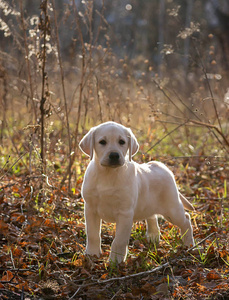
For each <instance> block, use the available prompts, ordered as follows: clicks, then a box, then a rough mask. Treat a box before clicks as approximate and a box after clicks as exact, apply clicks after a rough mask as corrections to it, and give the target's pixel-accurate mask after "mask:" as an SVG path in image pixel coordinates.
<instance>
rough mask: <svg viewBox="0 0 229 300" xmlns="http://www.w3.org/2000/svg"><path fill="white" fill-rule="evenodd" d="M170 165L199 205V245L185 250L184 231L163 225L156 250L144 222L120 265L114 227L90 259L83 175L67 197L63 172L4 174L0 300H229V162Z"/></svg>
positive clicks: (195, 217) (193, 160) (195, 220)
mask: <svg viewBox="0 0 229 300" xmlns="http://www.w3.org/2000/svg"><path fill="white" fill-rule="evenodd" d="M158 160H162V161H165V158H161V159H159V158H158ZM80 163H81V164H82V165H86V164H87V163H88V162H87V161H86V160H84V159H82V162H80ZM165 163H166V164H167V165H168V166H169V168H170V169H171V170H172V171H173V172H174V174H175V176H176V181H177V184H178V186H179V188H180V190H181V192H182V193H183V194H184V195H185V196H186V197H187V198H188V199H189V200H190V201H191V202H192V203H193V205H194V206H195V209H196V210H195V211H194V212H191V218H192V224H193V229H194V238H195V241H196V244H197V245H198V247H197V248H194V249H187V248H185V247H183V246H182V243H181V240H180V234H179V230H178V229H177V228H176V227H174V226H172V225H171V224H169V223H168V222H166V221H164V220H163V219H160V228H161V241H160V244H159V246H158V247H157V248H156V247H154V245H152V244H149V243H148V242H147V240H146V238H145V223H144V222H138V223H136V224H134V225H133V230H132V235H131V239H130V244H129V254H128V257H127V261H126V262H125V263H123V264H121V265H120V266H119V267H115V266H110V265H109V261H108V257H109V251H110V245H111V242H112V240H113V238H114V234H115V227H114V225H113V224H108V223H103V225H102V249H103V254H102V257H100V258H99V259H98V258H95V257H87V256H85V255H84V251H85V241H86V238H85V237H86V236H85V224H84V214H83V209H84V202H83V200H82V199H81V195H80V189H81V184H82V178H83V174H82V176H79V177H78V180H77V183H76V187H75V189H73V193H72V195H71V196H69V195H68V193H67V188H66V187H62V188H59V187H58V186H56V182H58V176H59V175H58V172H57V173H56V175H55V176H56V177H55V176H53V177H50V178H48V177H46V178H45V177H42V176H40V175H34V176H31V174H28V173H27V172H25V171H23V166H21V169H20V168H16V167H13V168H12V169H7V168H2V169H1V174H0V175H1V176H0V177H1V181H2V182H1V185H0V299H1V300H3V299H4V300H5V299H14V300H19V299H20V300H21V299H27V300H29V299H228V298H229V196H228V192H227V189H228V187H227V184H228V182H229V178H228V177H229V176H228V174H229V164H228V161H226V159H225V158H222V157H204V156H199V157H189V158H180V159H178V160H177V159H176V160H175V159H172V158H171V159H166V161H165ZM84 169H85V168H84Z"/></svg>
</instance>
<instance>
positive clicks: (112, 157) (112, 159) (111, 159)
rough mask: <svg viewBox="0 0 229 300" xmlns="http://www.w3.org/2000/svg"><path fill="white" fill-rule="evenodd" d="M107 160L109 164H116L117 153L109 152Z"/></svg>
mask: <svg viewBox="0 0 229 300" xmlns="http://www.w3.org/2000/svg"><path fill="white" fill-rule="evenodd" d="M109 159H110V161H111V162H118V160H119V153H117V152H111V153H110V155H109Z"/></svg>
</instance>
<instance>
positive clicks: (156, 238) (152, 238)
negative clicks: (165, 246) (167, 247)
mask: <svg viewBox="0 0 229 300" xmlns="http://www.w3.org/2000/svg"><path fill="white" fill-rule="evenodd" d="M146 238H147V241H148V243H153V244H156V245H158V244H159V242H160V234H159V233H157V234H154V233H147V234H146Z"/></svg>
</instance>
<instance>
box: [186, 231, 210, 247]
mask: <svg viewBox="0 0 229 300" xmlns="http://www.w3.org/2000/svg"><path fill="white" fill-rule="evenodd" d="M213 235H215V236H216V232H212V233H211V234H209V235H208V236H206V237H205V238H204V239H202V240H201V241H200V242H199V243H197V244H196V245H195V246H193V247H191V248H189V249H188V250H187V252H189V251H191V250H193V249H195V248H196V247H197V246H199V245H200V244H203V243H204V242H205V241H206V240H207V239H209V238H210V237H211V236H213Z"/></svg>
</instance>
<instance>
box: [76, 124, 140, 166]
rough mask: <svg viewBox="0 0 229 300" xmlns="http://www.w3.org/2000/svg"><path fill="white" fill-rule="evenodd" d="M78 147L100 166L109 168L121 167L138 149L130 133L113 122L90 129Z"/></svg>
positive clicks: (127, 129)
mask: <svg viewBox="0 0 229 300" xmlns="http://www.w3.org/2000/svg"><path fill="white" fill-rule="evenodd" d="M79 146H80V149H81V150H82V151H83V152H84V153H85V154H87V155H88V156H90V158H91V159H93V158H94V159H95V160H96V161H98V162H99V163H100V165H101V166H104V167H111V168H117V167H120V166H123V165H124V163H125V160H126V159H128V158H129V160H130V161H131V158H132V156H134V154H135V153H136V152H137V151H138V147H139V145H138V142H137V140H136V138H135V136H134V134H133V133H132V131H131V130H130V129H129V128H126V127H125V126H123V125H120V124H118V123H115V122H106V123H103V124H101V125H99V126H96V127H93V128H91V130H90V131H89V132H88V133H87V134H86V135H85V136H84V138H83V139H82V140H81V141H80V144H79ZM127 154H128V156H127Z"/></svg>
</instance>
